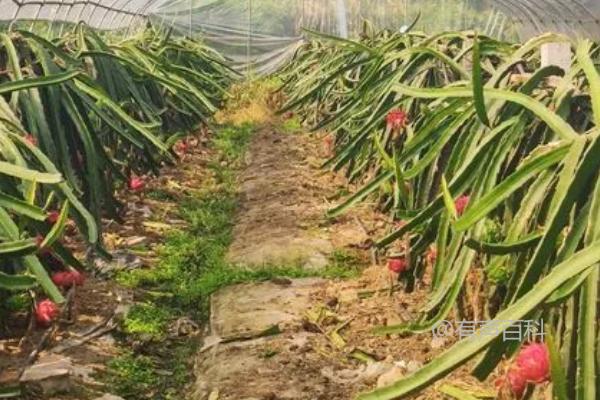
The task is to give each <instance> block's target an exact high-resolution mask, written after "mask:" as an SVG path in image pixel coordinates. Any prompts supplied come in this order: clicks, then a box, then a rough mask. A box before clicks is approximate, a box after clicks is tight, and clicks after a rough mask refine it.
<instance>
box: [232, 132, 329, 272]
mask: <svg viewBox="0 0 600 400" xmlns="http://www.w3.org/2000/svg"><path fill="white" fill-rule="evenodd" d="M319 151H320V149H319V148H318V145H317V144H316V143H315V139H314V138H313V139H310V138H308V137H307V136H303V135H295V134H283V133H280V132H278V131H277V130H276V129H275V128H273V127H265V128H263V129H261V130H260V131H259V132H257V134H256V135H255V137H254V139H253V141H252V144H251V146H250V149H249V151H248V154H247V157H246V164H247V166H246V168H245V170H244V172H243V173H242V174H241V177H240V200H241V204H240V211H239V213H238V216H237V219H236V226H235V228H234V232H233V237H234V241H233V243H232V245H231V248H230V251H229V254H228V259H229V261H231V262H233V263H236V264H243V265H247V266H248V265H254V266H260V265H264V264H271V265H302V266H305V267H307V268H316V269H319V268H323V267H325V266H326V265H327V262H328V256H329V255H330V254H331V253H332V252H333V245H332V243H331V240H330V238H329V235H328V234H327V232H325V231H324V230H322V229H319V226H321V225H323V223H324V222H325V221H324V218H323V216H324V214H325V211H326V207H327V205H326V203H325V201H324V199H325V197H327V196H328V195H329V194H331V192H332V189H335V188H334V186H333V185H332V179H331V176H327V175H326V174H323V173H322V171H320V170H319V164H320V160H319V158H317V157H315V155H318V154H319ZM311 155H312V156H311Z"/></svg>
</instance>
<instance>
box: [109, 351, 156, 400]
mask: <svg viewBox="0 0 600 400" xmlns="http://www.w3.org/2000/svg"><path fill="white" fill-rule="evenodd" d="M107 380H108V383H109V384H110V385H111V387H112V388H114V389H113V390H114V391H115V392H116V393H119V395H121V396H125V397H127V398H144V396H143V394H144V393H147V392H148V391H149V390H150V389H152V388H154V387H156V386H157V384H158V383H159V382H160V380H161V377H160V375H158V374H157V372H156V364H155V361H154V360H153V359H152V358H151V357H148V356H144V355H134V354H133V353H125V354H123V355H121V356H119V357H117V358H115V359H113V360H111V361H110V362H109V363H108V378H107Z"/></svg>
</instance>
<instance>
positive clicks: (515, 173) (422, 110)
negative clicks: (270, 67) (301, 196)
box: [280, 26, 600, 400]
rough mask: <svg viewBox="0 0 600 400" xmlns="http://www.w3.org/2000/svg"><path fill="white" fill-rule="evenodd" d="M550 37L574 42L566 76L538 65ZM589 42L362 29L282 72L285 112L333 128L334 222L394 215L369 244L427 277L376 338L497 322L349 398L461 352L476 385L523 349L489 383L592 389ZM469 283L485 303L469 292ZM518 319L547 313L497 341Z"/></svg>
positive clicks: (598, 149) (583, 394)
mask: <svg viewBox="0 0 600 400" xmlns="http://www.w3.org/2000/svg"><path fill="white" fill-rule="evenodd" d="M556 42H561V43H569V44H570V45H571V48H572V65H571V68H570V69H569V70H568V71H564V70H563V69H561V68H559V67H557V66H552V65H549V66H542V65H541V55H540V48H541V47H542V46H543V45H544V44H546V43H556ZM597 51H598V46H597V45H596V44H594V43H592V42H590V41H587V40H580V41H576V42H575V41H571V40H570V39H569V38H566V37H563V36H560V35H555V34H545V35H542V36H539V37H535V38H533V39H531V40H529V41H528V42H526V43H523V44H511V43H505V42H501V41H498V40H495V39H492V38H489V37H484V36H477V35H476V34H475V33H474V32H445V33H441V34H438V35H434V36H428V35H425V34H422V33H418V32H410V31H409V32H407V33H404V34H400V33H394V32H390V31H380V32H375V31H373V30H372V29H371V28H370V27H368V26H365V30H364V33H363V35H362V37H361V39H360V40H358V41H351V40H342V39H338V38H333V37H328V36H324V35H317V34H314V33H313V38H312V40H310V41H309V42H307V43H306V44H305V45H304V46H303V48H301V49H300V50H299V51H298V53H297V54H296V56H295V58H294V59H293V60H292V62H291V63H290V64H289V65H288V66H287V67H285V68H284V69H283V70H282V71H281V73H280V74H281V78H282V79H283V80H284V82H285V83H284V85H283V86H282V90H283V91H285V92H286V93H288V94H289V100H288V102H287V104H286V105H284V107H283V109H282V112H290V111H293V112H296V113H297V114H298V115H299V116H301V118H302V119H303V121H304V122H305V123H306V124H308V125H310V126H312V127H313V128H314V129H315V130H320V129H327V130H328V131H329V132H330V136H328V137H327V138H326V143H325V145H326V146H328V147H331V149H332V157H331V159H330V160H329V161H328V162H327V164H326V166H327V167H330V168H332V169H334V170H343V171H345V173H346V175H347V177H348V179H349V181H350V182H351V183H352V186H353V187H355V188H356V189H355V190H354V192H353V193H352V194H351V195H350V196H349V197H348V198H347V199H346V200H345V201H343V202H342V203H341V204H339V205H338V206H336V207H334V208H333V209H331V210H330V212H329V214H330V216H331V217H336V216H338V215H340V214H342V213H344V212H345V211H346V210H348V209H349V208H350V207H352V206H354V205H356V204H358V203H360V202H363V201H370V202H375V203H376V204H377V205H378V207H379V208H380V209H381V210H383V211H384V212H387V213H389V215H390V223H389V233H388V234H387V235H385V236H384V237H378V238H375V240H374V243H375V246H376V247H377V248H379V249H381V250H383V251H386V252H387V254H388V257H389V260H390V261H389V266H390V269H391V270H393V271H394V272H395V273H398V275H399V276H401V278H402V279H405V280H406V281H407V282H408V283H409V284H410V283H412V282H414V281H415V280H418V279H422V278H423V277H424V276H428V277H430V278H431V293H430V295H429V296H428V299H429V300H428V302H427V304H425V305H424V306H423V307H422V310H421V311H422V312H421V316H420V318H419V319H418V320H416V321H413V322H412V323H410V324H402V325H398V326H384V327H380V328H377V329H376V330H375V332H374V333H376V334H393V333H399V334H418V333H423V332H428V331H430V330H431V329H434V328H435V327H436V326H438V325H439V324H440V323H441V322H442V321H444V320H448V319H450V318H455V319H457V320H473V319H474V316H479V317H480V318H481V319H483V320H490V321H492V322H490V323H493V325H494V328H495V331H494V332H495V333H494V334H489V333H488V334H481V333H480V334H477V335H473V336H471V337H469V338H467V339H464V340H461V341H459V342H458V343H457V344H455V345H454V346H453V347H451V348H450V349H448V350H447V351H446V352H444V353H443V354H441V355H440V356H438V357H437V358H436V359H434V360H433V361H432V362H430V363H429V364H427V365H426V366H425V367H423V368H422V369H421V370H419V371H417V372H415V373H414V374H412V375H410V376H408V377H406V378H404V379H402V380H400V381H398V382H396V383H395V384H393V385H391V386H389V387H385V388H381V389H377V390H375V391H373V392H371V393H366V394H363V395H361V396H359V398H360V399H363V400H370V399H394V398H402V397H403V396H406V395H409V394H411V393H414V392H417V391H419V390H421V389H423V388H425V387H427V386H429V385H431V384H432V383H433V382H434V381H436V380H437V379H439V378H440V377H443V376H445V375H447V374H448V373H450V372H451V371H453V370H455V369H457V368H458V367H460V366H461V365H464V364H465V363H467V362H468V361H471V360H472V359H476V360H475V361H476V366H475V369H474V371H473V374H474V375H475V376H476V377H478V378H479V379H482V380H483V379H485V378H487V377H488V376H489V375H490V374H492V373H493V372H494V371H495V370H498V369H501V368H498V365H499V364H501V363H503V360H504V359H507V358H511V357H512V356H513V355H515V354H516V353H517V352H519V351H520V353H519V356H518V357H517V358H516V361H514V362H513V363H512V364H511V366H510V367H509V368H507V369H506V370H507V373H506V376H504V377H502V379H500V380H499V381H498V389H499V392H500V393H501V396H504V398H523V397H527V396H531V395H532V392H534V391H535V387H534V386H535V385H534V384H536V383H542V382H545V381H548V380H550V379H551V380H552V381H553V385H552V390H553V395H554V398H557V399H589V400H592V399H595V398H596V397H597V396H596V392H597V388H598V384H599V381H598V378H597V372H598V371H597V369H598V366H597V363H598V359H599V355H600V353H599V350H598V348H597V338H598V335H599V333H600V331H599V330H598V327H597V310H596V309H597V307H596V305H597V299H598V278H599V276H598V274H599V272H598V265H599V264H598V263H599V262H600V242H598V239H600V230H599V228H598V227H597V226H596V224H595V223H594V222H595V221H596V220H597V218H598V212H599V210H600V181H599V180H598V169H599V167H600V165H599V163H600V139H599V136H600V135H599V131H598V129H597V126H598V124H599V123H600V94H599V93H600V76H599V74H598V69H597V68H596V63H597V59H598V55H597ZM473 277H475V278H476V279H475V280H476V281H477V282H478V290H479V291H480V294H481V296H480V297H481V298H483V299H485V300H484V303H483V304H472V303H470V302H468V299H467V296H466V292H467V290H466V286H467V285H468V284H470V283H472V279H473ZM409 287H410V285H409ZM525 320H532V321H541V320H543V321H544V324H545V333H546V340H540V341H538V343H537V345H536V344H534V343H530V344H529V346H524V347H523V346H522V345H523V341H504V340H503V335H502V332H503V331H506V329H508V328H510V327H511V326H512V325H514V323H515V322H516V321H525ZM550 334H552V337H553V338H554V340H550ZM531 346H534V347H531ZM535 346H537V347H535ZM550 359H552V360H553V362H552V363H550V362H549V360H550ZM550 370H551V371H550ZM550 375H551V377H550Z"/></svg>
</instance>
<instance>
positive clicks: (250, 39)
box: [246, 0, 252, 77]
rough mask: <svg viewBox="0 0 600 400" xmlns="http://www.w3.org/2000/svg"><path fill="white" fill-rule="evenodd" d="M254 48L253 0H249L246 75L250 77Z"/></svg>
mask: <svg viewBox="0 0 600 400" xmlns="http://www.w3.org/2000/svg"><path fill="white" fill-rule="evenodd" d="M251 48H252V0H248V37H247V41H246V75H247V77H250V68H251V66H250V56H251V52H250V49H251Z"/></svg>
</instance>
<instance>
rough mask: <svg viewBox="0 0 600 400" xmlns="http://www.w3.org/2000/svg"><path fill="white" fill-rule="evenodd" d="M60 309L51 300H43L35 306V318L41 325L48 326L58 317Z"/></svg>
mask: <svg viewBox="0 0 600 400" xmlns="http://www.w3.org/2000/svg"><path fill="white" fill-rule="evenodd" d="M59 313H60V310H59V309H58V306H57V305H56V303H54V302H53V301H51V300H47V299H46V300H42V301H40V302H39V303H37V305H36V307H35V320H36V322H37V323H38V325H39V326H42V327H47V326H50V324H52V322H53V321H54V320H56V318H57V317H58V314H59Z"/></svg>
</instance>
